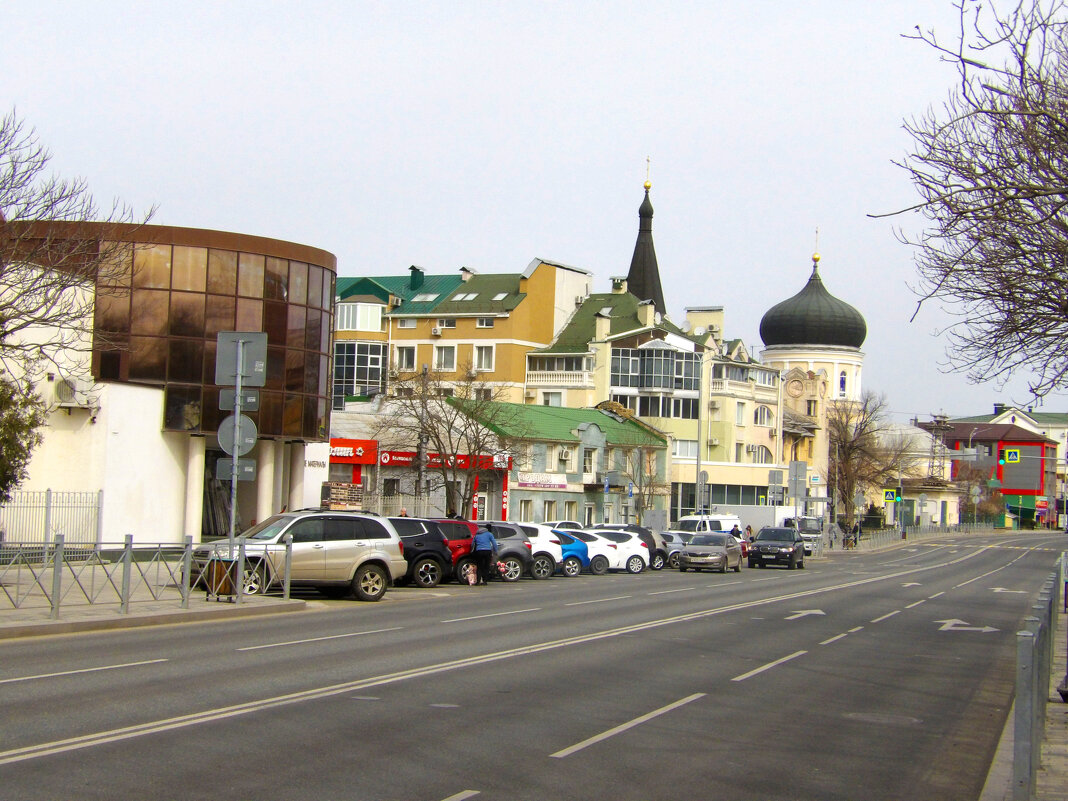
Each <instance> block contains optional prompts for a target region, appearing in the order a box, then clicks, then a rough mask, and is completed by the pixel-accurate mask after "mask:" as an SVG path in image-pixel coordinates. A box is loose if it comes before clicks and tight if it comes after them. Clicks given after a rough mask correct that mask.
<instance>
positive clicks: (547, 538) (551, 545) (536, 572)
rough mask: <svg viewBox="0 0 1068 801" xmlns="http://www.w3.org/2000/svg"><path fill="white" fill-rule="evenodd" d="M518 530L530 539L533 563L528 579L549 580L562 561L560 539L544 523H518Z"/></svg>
mask: <svg viewBox="0 0 1068 801" xmlns="http://www.w3.org/2000/svg"><path fill="white" fill-rule="evenodd" d="M518 526H519V528H521V529H522V530H523V533H524V534H526V535H527V536H528V537H529V538H530V547H531V552H532V555H533V557H534V561H532V562H531V563H530V577H531V578H536V579H544V578H549V577H550V576H552V575H553V574H554V573H555V572H556V568H557V566H558V565H559V564H560V562H561V561H562V560H563V558H564V555H563V549H562V548H561V547H560V537H559V536H557V534H556V532H555V531H553V530H552V529H551V528H549V527H548V526H547V525H545V524H544V523H519V524H518Z"/></svg>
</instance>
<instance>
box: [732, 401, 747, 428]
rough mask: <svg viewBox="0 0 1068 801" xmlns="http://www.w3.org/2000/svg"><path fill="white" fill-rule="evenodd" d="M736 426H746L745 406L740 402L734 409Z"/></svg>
mask: <svg viewBox="0 0 1068 801" xmlns="http://www.w3.org/2000/svg"><path fill="white" fill-rule="evenodd" d="M734 424H735V425H738V426H744V425H745V404H744V403H742V402H740V401H739V402H738V405H737V406H735V407H734Z"/></svg>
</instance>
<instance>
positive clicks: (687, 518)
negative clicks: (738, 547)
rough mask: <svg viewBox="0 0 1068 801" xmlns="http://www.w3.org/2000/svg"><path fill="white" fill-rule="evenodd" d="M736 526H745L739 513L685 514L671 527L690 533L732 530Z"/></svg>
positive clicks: (673, 529) (672, 529)
mask: <svg viewBox="0 0 1068 801" xmlns="http://www.w3.org/2000/svg"><path fill="white" fill-rule="evenodd" d="M735 526H738V528H739V529H741V528H743V526H742V521H741V518H739V517H738V516H737V515H715V514H713V515H684V516H683V517H680V518H679V519H678V521H677V522H676V523H675V525H673V526H672V527H671V531H683V532H686V533H688V534H706V533H710V532H712V531H730V530H731V529H732V528H734V527H735Z"/></svg>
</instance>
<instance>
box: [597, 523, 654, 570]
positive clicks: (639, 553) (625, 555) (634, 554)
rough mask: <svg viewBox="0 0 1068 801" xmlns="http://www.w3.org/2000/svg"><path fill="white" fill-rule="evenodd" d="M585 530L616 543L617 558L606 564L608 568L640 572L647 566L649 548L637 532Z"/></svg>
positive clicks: (607, 529)
mask: <svg viewBox="0 0 1068 801" xmlns="http://www.w3.org/2000/svg"><path fill="white" fill-rule="evenodd" d="M586 532H587V533H590V534H596V535H598V536H599V537H604V538H605V539H607V540H611V541H612V542H614V543H615V544H616V557H617V559H616V561H615V562H614V563H612V564H610V565H609V566H608V568H609V570H626V571H627V572H628V573H641V572H642V571H643V570H645V568H646V567H647V566H648V564H649V549H648V548H647V547H646V545H645V543H644V542H642V540H641V538H640V537H639V536H638V535H637V534H633V533H631V532H629V531H616V530H614V529H609V528H595V529H586Z"/></svg>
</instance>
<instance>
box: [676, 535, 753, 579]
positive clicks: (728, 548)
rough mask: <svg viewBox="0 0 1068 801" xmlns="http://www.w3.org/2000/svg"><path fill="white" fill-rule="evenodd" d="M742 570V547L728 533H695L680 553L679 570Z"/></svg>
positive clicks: (683, 571) (724, 571)
mask: <svg viewBox="0 0 1068 801" xmlns="http://www.w3.org/2000/svg"><path fill="white" fill-rule="evenodd" d="M728 569H730V570H733V571H734V572H735V573H739V572H741V570H742V549H741V547H740V546H739V545H738V541H737V540H736V539H735V538H734V537H732V536H731V534H730V532H728V533H726V534H719V533H716V534H694V535H693V537H691V538H690V541H689V542H688V543H686V547H685V548H683V549H682V553H680V554H679V572H680V573H685V572H686V571H687V570H718V571H719V572H720V573H726V572H727V570H728Z"/></svg>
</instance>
